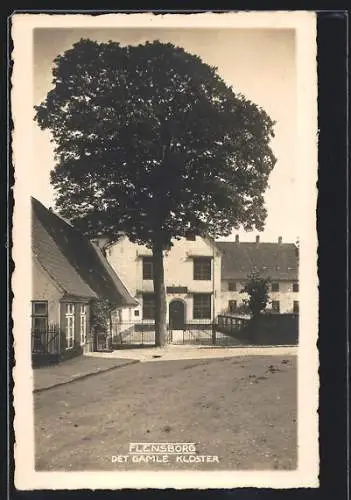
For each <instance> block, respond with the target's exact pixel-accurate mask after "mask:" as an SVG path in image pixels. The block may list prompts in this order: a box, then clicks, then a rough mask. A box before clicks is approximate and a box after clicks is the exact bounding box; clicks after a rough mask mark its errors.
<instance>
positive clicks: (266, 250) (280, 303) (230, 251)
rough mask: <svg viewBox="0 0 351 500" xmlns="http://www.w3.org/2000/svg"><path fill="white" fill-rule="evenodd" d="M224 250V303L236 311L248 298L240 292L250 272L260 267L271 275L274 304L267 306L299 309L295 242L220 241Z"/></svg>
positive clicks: (225, 307) (289, 310) (279, 310)
mask: <svg viewBox="0 0 351 500" xmlns="http://www.w3.org/2000/svg"><path fill="white" fill-rule="evenodd" d="M216 245H217V247H218V248H219V249H220V250H221V260H222V265H221V306H222V310H224V311H228V312H231V313H235V312H236V311H237V309H238V308H239V309H240V306H241V305H242V303H243V300H244V299H245V298H247V296H246V294H243V293H240V291H241V290H242V289H243V287H244V285H245V282H246V280H247V276H248V274H249V273H250V272H252V271H254V270H257V271H259V272H260V274H261V275H262V276H264V277H269V278H270V280H271V284H270V304H269V305H268V307H267V310H271V311H272V312H276V313H292V312H295V313H298V312H299V300H298V296H299V294H298V292H299V283H298V248H297V247H296V245H295V244H293V243H283V241H282V238H279V239H278V242H277V243H263V242H262V243H261V242H260V240H259V237H258V236H257V237H256V241H255V242H253V243H251V242H249V243H247V242H239V238H238V237H236V241H235V242H217V243H216Z"/></svg>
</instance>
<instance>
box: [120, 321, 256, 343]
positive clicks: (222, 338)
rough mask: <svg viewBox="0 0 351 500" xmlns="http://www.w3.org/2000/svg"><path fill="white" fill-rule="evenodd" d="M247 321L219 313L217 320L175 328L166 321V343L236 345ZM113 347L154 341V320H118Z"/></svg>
mask: <svg viewBox="0 0 351 500" xmlns="http://www.w3.org/2000/svg"><path fill="white" fill-rule="evenodd" d="M247 322H248V319H245V318H233V317H230V319H229V320H227V317H226V316H219V317H218V319H217V321H216V322H211V320H195V321H194V322H191V323H186V324H184V325H180V326H177V327H176V328H174V327H173V328H172V325H167V339H166V341H167V343H168V344H176V345H237V344H238V340H237V339H236V338H235V335H233V334H235V333H236V332H238V331H240V329H241V328H243V326H245V325H246V324H247ZM111 345H112V349H120V348H123V347H128V346H153V345H155V323H154V322H153V321H139V322H136V323H133V322H122V323H115V324H114V325H113V327H112V335H111Z"/></svg>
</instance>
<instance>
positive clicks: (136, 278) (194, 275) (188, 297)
mask: <svg viewBox="0 0 351 500" xmlns="http://www.w3.org/2000/svg"><path fill="white" fill-rule="evenodd" d="M105 251H106V258H107V260H108V261H109V263H110V265H111V266H112V267H113V269H114V270H115V271H117V270H118V273H119V276H120V278H121V280H122V281H123V282H124V283H125V285H126V287H127V289H128V291H129V293H130V294H131V295H132V296H133V297H135V299H136V300H137V301H138V303H139V306H138V307H135V308H134V309H130V310H129V312H128V314H125V313H124V316H123V317H122V318H121V319H122V321H129V322H138V321H141V320H142V321H148V320H150V321H152V320H153V318H154V299H153V281H152V275H153V263H152V253H151V250H149V249H148V248H146V247H145V246H141V245H136V244H134V243H131V242H130V241H129V239H128V238H127V237H122V238H121V239H120V240H119V241H118V242H117V243H114V244H113V245H110V246H107V247H106V250H105ZM164 275H165V286H166V300H167V323H170V324H171V325H172V327H173V328H174V329H177V330H178V329H182V328H183V325H184V324H185V323H204V322H207V323H210V322H211V321H212V320H213V319H214V318H215V317H216V316H217V315H218V314H219V313H220V312H221V303H220V300H221V297H220V295H221V294H220V289H221V252H220V250H219V249H218V247H217V245H216V244H215V242H214V241H213V240H211V239H207V238H201V237H198V236H197V237H195V236H189V237H188V238H181V239H180V240H174V241H173V246H172V248H171V249H170V250H169V251H168V252H166V253H165V257H164Z"/></svg>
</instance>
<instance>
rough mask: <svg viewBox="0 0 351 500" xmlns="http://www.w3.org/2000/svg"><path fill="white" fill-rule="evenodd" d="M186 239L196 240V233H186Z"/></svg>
mask: <svg viewBox="0 0 351 500" xmlns="http://www.w3.org/2000/svg"><path fill="white" fill-rule="evenodd" d="M186 239H187V241H196V235H195V233H193V232H191V231H189V232H188V233H186Z"/></svg>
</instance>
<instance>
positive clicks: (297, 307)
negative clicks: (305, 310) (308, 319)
mask: <svg viewBox="0 0 351 500" xmlns="http://www.w3.org/2000/svg"><path fill="white" fill-rule="evenodd" d="M293 312H294V313H296V314H298V312H299V301H298V300H294V304H293Z"/></svg>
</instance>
